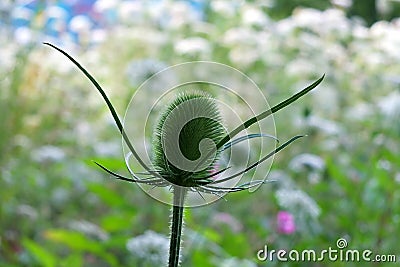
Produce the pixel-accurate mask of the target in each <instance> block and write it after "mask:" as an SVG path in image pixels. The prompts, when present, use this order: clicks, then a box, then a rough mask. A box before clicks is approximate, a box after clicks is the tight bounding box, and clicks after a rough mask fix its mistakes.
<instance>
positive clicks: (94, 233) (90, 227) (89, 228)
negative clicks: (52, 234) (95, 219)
mask: <svg viewBox="0 0 400 267" xmlns="http://www.w3.org/2000/svg"><path fill="white" fill-rule="evenodd" d="M69 228H70V229H72V230H75V231H78V232H81V233H83V234H85V235H88V236H90V237H94V238H97V239H99V240H102V241H105V240H107V239H108V238H109V235H108V233H107V232H105V231H104V230H103V229H101V228H100V227H99V226H98V225H96V224H94V223H91V222H88V221H85V220H79V221H72V222H70V223H69Z"/></svg>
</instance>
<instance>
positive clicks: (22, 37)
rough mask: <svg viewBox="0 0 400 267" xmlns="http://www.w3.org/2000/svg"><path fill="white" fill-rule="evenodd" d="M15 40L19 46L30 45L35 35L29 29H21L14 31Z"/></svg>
mask: <svg viewBox="0 0 400 267" xmlns="http://www.w3.org/2000/svg"><path fill="white" fill-rule="evenodd" d="M14 38H15V41H16V42H17V43H19V44H28V43H31V42H32V41H33V39H34V34H33V31H32V30H31V29H30V28H28V27H19V28H17V29H16V30H15V31H14Z"/></svg>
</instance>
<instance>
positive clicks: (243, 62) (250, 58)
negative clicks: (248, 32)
mask: <svg viewBox="0 0 400 267" xmlns="http://www.w3.org/2000/svg"><path fill="white" fill-rule="evenodd" d="M258 59H260V54H259V51H258V50H257V49H254V48H252V47H246V46H239V47H236V48H233V49H232V50H231V51H230V52H229V60H230V61H231V62H232V63H233V64H235V65H238V66H241V67H248V66H250V65H251V64H253V63H254V62H256V61H257V60H258Z"/></svg>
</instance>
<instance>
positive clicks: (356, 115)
mask: <svg viewBox="0 0 400 267" xmlns="http://www.w3.org/2000/svg"><path fill="white" fill-rule="evenodd" d="M373 112H374V110H373V107H372V105H371V104H368V103H365V102H361V103H358V104H356V105H354V106H351V107H349V108H348V109H347V110H346V111H345V113H346V118H348V119H350V120H354V121H362V120H365V119H367V118H368V117H370V116H372V114H373Z"/></svg>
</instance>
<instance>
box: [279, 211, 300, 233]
mask: <svg viewBox="0 0 400 267" xmlns="http://www.w3.org/2000/svg"><path fill="white" fill-rule="evenodd" d="M276 223H277V230H278V233H281V234H286V235H290V234H292V233H294V232H295V231H296V224H295V222H294V217H293V215H292V214H291V213H289V212H287V211H279V212H278V215H277V216H276Z"/></svg>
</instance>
